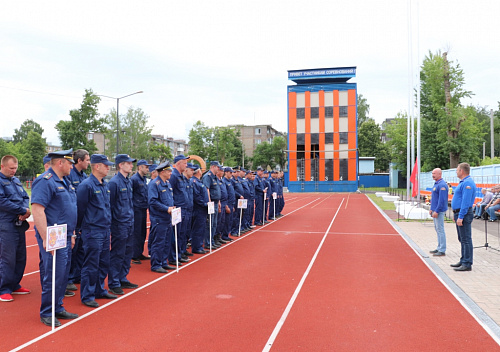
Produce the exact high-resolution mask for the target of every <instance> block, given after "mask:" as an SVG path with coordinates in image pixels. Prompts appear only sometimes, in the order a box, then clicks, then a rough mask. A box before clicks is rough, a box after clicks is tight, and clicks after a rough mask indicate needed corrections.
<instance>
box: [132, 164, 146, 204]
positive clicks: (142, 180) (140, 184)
mask: <svg viewBox="0 0 500 352" xmlns="http://www.w3.org/2000/svg"><path fill="white" fill-rule="evenodd" d="M130 181H132V202H133V203H134V207H136V208H140V209H146V208H147V207H148V183H147V179H146V177H141V175H140V174H139V173H138V172H136V173H135V174H134V175H133V176H132V177H131V178H130Z"/></svg>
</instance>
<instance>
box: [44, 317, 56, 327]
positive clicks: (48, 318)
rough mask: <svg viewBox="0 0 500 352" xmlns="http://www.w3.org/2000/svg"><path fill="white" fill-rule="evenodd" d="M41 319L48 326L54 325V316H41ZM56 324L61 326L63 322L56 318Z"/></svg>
mask: <svg viewBox="0 0 500 352" xmlns="http://www.w3.org/2000/svg"><path fill="white" fill-rule="evenodd" d="M40 321H41V322H42V323H44V324H45V325H47V326H52V317H40ZM54 326H61V322H60V321H59V320H57V318H55V320H54Z"/></svg>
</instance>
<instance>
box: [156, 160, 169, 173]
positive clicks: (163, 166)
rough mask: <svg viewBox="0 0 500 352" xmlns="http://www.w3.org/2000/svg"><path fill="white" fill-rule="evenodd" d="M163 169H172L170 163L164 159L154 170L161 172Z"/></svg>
mask: <svg viewBox="0 0 500 352" xmlns="http://www.w3.org/2000/svg"><path fill="white" fill-rule="evenodd" d="M163 170H172V166H171V165H170V162H168V161H165V162H164V163H161V164H160V165H158V166H157V167H156V171H158V172H162V171H163Z"/></svg>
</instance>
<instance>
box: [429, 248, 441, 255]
mask: <svg viewBox="0 0 500 352" xmlns="http://www.w3.org/2000/svg"><path fill="white" fill-rule="evenodd" d="M437 252H439V251H438V250H437V249H435V250H433V251H429V253H430V254H435V253H437Z"/></svg>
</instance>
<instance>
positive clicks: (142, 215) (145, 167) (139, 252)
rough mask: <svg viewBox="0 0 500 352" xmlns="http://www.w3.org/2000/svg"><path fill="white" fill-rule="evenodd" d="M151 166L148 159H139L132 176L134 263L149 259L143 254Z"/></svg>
mask: <svg viewBox="0 0 500 352" xmlns="http://www.w3.org/2000/svg"><path fill="white" fill-rule="evenodd" d="M149 166H151V165H150V164H148V162H147V161H146V160H144V159H141V160H139V161H138V162H137V172H136V173H135V174H134V175H133V176H132V177H131V178H130V181H131V182H132V202H133V204H134V232H133V238H134V245H133V246H134V247H133V250H132V263H134V264H141V260H147V259H149V257H147V256H145V255H144V254H143V251H144V243H145V242H146V234H147V225H146V224H147V217H148V183H147V179H146V175H147V174H148V172H149Z"/></svg>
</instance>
